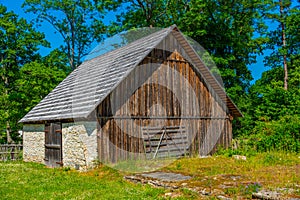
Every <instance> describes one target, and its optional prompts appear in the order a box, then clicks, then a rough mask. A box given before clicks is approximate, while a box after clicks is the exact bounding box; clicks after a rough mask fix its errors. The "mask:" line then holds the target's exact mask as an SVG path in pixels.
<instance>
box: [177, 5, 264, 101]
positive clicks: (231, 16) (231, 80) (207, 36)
mask: <svg viewBox="0 0 300 200" xmlns="http://www.w3.org/2000/svg"><path fill="white" fill-rule="evenodd" d="M262 9H263V5H262V3H261V1H248V0H242V1H234V0H229V1H228V0H192V1H190V3H189V8H188V12H186V14H185V15H184V16H183V17H182V19H181V20H180V23H179V25H180V28H181V29H182V30H184V31H185V33H186V34H187V35H188V36H190V37H191V38H193V39H195V40H196V41H197V42H199V43H200V44H201V45H202V46H203V47H204V48H205V49H206V50H207V51H208V52H209V53H210V54H211V56H212V58H213V60H214V62H215V63H216V66H217V67H218V69H219V70H220V73H221V76H222V79H223V83H224V86H225V89H226V90H227V92H228V93H229V95H230V96H231V97H232V98H233V99H234V101H236V102H238V101H239V100H240V99H241V98H240V97H241V95H244V94H245V92H246V90H247V88H249V86H250V81H251V80H252V76H251V73H250V71H249V69H248V67H247V66H248V65H250V64H252V63H254V62H256V60H255V58H256V54H258V53H261V51H262V44H264V42H265V39H264V38H262V37H256V38H254V33H255V32H259V31H263V29H264V28H265V26H264V23H263V21H262V20H261V10H262Z"/></svg>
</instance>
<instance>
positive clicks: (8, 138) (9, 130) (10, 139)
mask: <svg viewBox="0 0 300 200" xmlns="http://www.w3.org/2000/svg"><path fill="white" fill-rule="evenodd" d="M10 133H11V129H10V125H9V122H8V121H7V122H6V138H7V144H11V143H13V142H14V141H13V140H12V138H11V136H10Z"/></svg>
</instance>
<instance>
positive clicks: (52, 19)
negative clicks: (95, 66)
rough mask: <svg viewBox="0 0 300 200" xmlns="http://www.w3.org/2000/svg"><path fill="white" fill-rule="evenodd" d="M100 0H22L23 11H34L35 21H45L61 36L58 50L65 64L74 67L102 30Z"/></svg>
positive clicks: (103, 28)
mask: <svg viewBox="0 0 300 200" xmlns="http://www.w3.org/2000/svg"><path fill="white" fill-rule="evenodd" d="M104 4H106V5H107V2H106V3H104V2H103V1H92V0H85V1H75V0H64V1H59V0H54V1H48V0H42V1H41V0H26V1H25V2H24V4H23V7H25V8H26V12H31V13H33V14H36V15H37V17H36V19H37V23H39V22H41V21H43V20H45V21H47V22H49V23H50V25H52V26H53V27H54V29H55V30H56V31H57V32H58V33H59V34H60V35H61V36H62V38H63V41H64V45H63V46H62V49H63V50H64V52H65V53H66V55H67V56H68V60H69V64H70V67H71V68H72V69H75V68H76V67H77V66H78V65H79V64H80V63H81V61H82V58H83V57H84V56H86V55H87V53H88V51H89V50H90V45H91V44H92V43H93V42H95V41H98V42H99V41H100V40H102V38H103V34H104V33H105V25H104V24H103V23H102V19H103V13H104V12H105V10H104V6H105V5H104Z"/></svg>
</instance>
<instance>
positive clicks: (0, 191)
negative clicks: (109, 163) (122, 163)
mask: <svg viewBox="0 0 300 200" xmlns="http://www.w3.org/2000/svg"><path fill="white" fill-rule="evenodd" d="M0 170H1V173H0V199H157V198H158V197H159V196H161V195H162V194H164V190H163V189H157V188H151V187H150V186H148V185H146V186H142V185H140V184H133V183H129V182H127V181H124V180H123V177H122V175H120V174H119V173H118V172H117V171H114V170H112V169H109V168H106V167H102V168H101V169H98V170H93V171H90V172H88V173H80V172H76V171H72V170H70V171H69V170H66V169H64V168H63V169H49V168H46V167H44V166H43V165H40V164H35V163H24V162H5V163H3V162H2V163H0Z"/></svg>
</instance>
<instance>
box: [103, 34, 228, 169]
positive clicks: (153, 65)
mask: <svg viewBox="0 0 300 200" xmlns="http://www.w3.org/2000/svg"><path fill="white" fill-rule="evenodd" d="M166 41H169V42H166ZM166 41H164V42H162V43H161V49H164V50H161V49H160V48H158V49H154V50H153V51H152V52H151V53H150V54H149V55H148V56H147V57H146V58H145V59H144V60H143V61H142V63H141V64H140V65H139V66H138V67H137V68H136V69H135V70H133V71H132V72H131V73H130V74H129V75H128V76H127V77H126V78H125V79H124V80H123V81H122V83H121V84H120V85H119V86H118V87H117V88H115V90H114V91H113V92H112V93H111V94H110V95H109V96H108V97H107V98H106V99H105V100H104V101H103V102H102V104H101V105H99V106H98V120H99V126H100V127H99V133H98V136H99V137H98V151H99V158H100V160H101V161H102V162H113V163H115V162H118V161H120V160H128V159H142V158H144V154H143V151H144V148H143V138H142V131H141V129H142V128H143V127H147V126H150V127H161V126H185V127H186V130H187V133H188V135H189V142H190V144H191V145H190V155H194V154H197V155H199V154H200V155H204V154H207V153H212V152H214V151H215V150H216V146H217V145H222V146H224V147H227V146H228V145H229V144H230V141H231V137H232V136H231V135H232V133H231V120H230V119H229V115H228V114H227V112H226V107H225V106H224V104H223V103H222V102H220V100H219V99H218V97H217V96H216V95H215V94H214V93H213V92H211V91H210V90H209V88H208V87H207V85H206V84H205V83H204V81H203V79H202V77H201V75H200V74H198V73H197V71H196V70H195V69H194V67H193V66H192V65H191V64H190V63H189V62H188V61H187V60H186V59H184V58H183V57H182V56H181V54H180V53H178V51H177V49H178V50H179V49H180V46H178V44H177V43H176V42H175V40H174V39H172V38H167V39H166ZM165 49H170V51H165ZM171 49H173V51H171ZM174 49H176V50H175V51H174Z"/></svg>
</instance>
